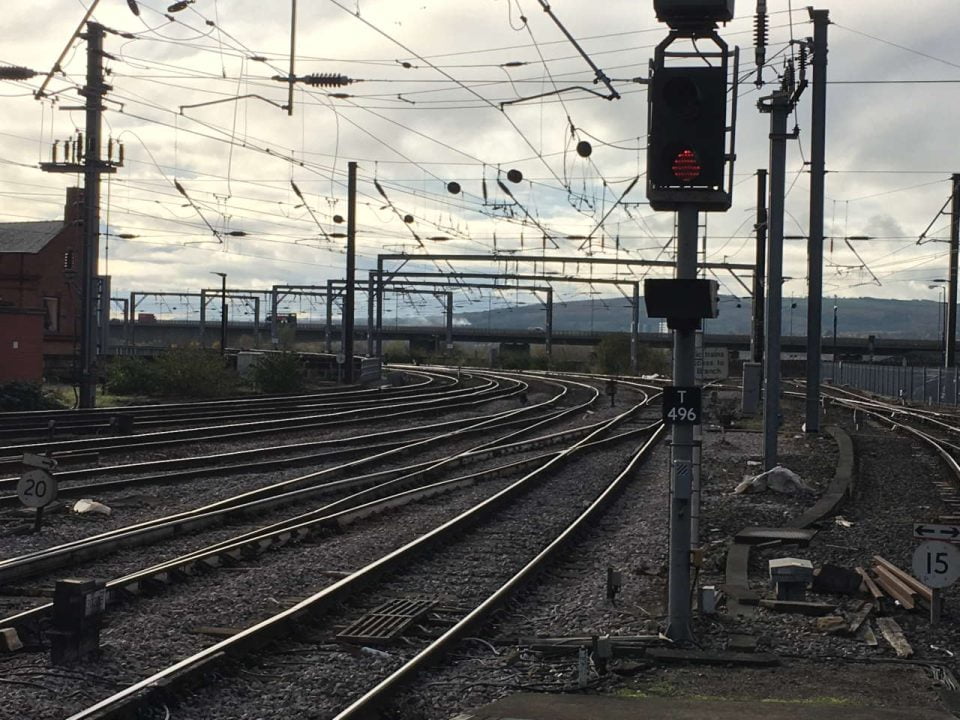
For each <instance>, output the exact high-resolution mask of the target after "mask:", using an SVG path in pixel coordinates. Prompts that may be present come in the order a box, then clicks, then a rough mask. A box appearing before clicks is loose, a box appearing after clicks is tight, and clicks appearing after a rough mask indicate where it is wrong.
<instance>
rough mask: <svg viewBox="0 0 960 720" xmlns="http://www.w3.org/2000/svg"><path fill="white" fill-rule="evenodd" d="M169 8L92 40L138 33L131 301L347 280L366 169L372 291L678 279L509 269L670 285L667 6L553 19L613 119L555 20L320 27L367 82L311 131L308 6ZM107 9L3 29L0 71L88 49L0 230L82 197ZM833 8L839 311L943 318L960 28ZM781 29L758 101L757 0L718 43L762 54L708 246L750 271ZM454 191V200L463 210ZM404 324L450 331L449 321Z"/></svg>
mask: <svg viewBox="0 0 960 720" xmlns="http://www.w3.org/2000/svg"><path fill="white" fill-rule="evenodd" d="M171 1H172V0H136V3H132V4H135V5H136V6H137V8H138V10H139V11H140V13H139V16H137V15H135V14H134V13H133V12H132V10H131V8H130V6H129V5H130V4H131V3H128V1H127V0H101V1H100V3H99V5H98V6H97V8H96V10H95V13H94V16H93V17H94V18H95V19H96V20H97V21H98V22H100V23H102V24H104V25H106V26H107V27H108V28H110V29H111V30H114V31H116V33H110V34H108V35H107V36H106V41H105V48H106V50H107V52H109V53H110V55H111V56H112V57H111V58H110V59H108V60H107V62H106V65H107V68H108V70H109V73H110V75H109V82H110V84H111V85H112V86H113V89H112V91H111V92H110V94H109V96H108V101H107V103H106V108H107V112H106V113H105V115H104V119H105V128H104V136H105V137H108V136H109V137H112V138H113V139H114V140H115V141H119V142H122V143H123V146H124V149H125V165H124V167H123V168H122V169H121V170H120V171H119V172H118V173H117V174H116V175H114V176H112V177H110V179H109V182H105V183H104V187H103V218H104V221H105V222H108V223H109V224H108V225H107V226H106V227H105V228H104V229H105V232H106V235H105V241H104V242H101V258H100V270H101V272H108V273H109V274H110V275H111V276H112V277H113V287H114V294H115V295H118V294H124V293H126V292H129V291H130V290H152V291H178V292H189V291H192V292H196V291H197V290H198V289H199V288H200V287H212V286H216V285H217V284H218V282H219V280H218V279H217V278H215V277H213V276H211V275H210V274H209V273H210V272H212V271H222V272H227V273H228V275H229V283H230V285H231V286H232V287H238V288H239V287H244V288H269V287H270V286H272V285H274V284H291V285H309V284H325V282H326V280H327V279H328V278H336V277H342V276H343V262H344V255H343V252H342V248H343V246H344V243H345V241H344V239H343V237H342V235H343V233H344V232H345V224H344V223H341V222H337V221H338V220H340V219H341V218H342V217H344V216H345V215H346V214H347V213H346V172H347V163H348V161H351V160H353V161H356V162H357V163H358V164H359V171H358V175H359V183H358V187H359V206H358V213H357V225H358V252H359V254H360V256H359V258H358V270H359V271H360V273H362V275H363V276H364V277H366V271H367V270H369V269H371V268H373V267H375V266H376V256H377V255H378V254H379V253H400V252H406V253H423V252H430V253H469V254H490V253H492V252H497V253H498V254H499V255H500V256H501V258H503V259H502V260H501V261H498V262H497V263H467V262H454V263H447V262H446V261H443V262H439V261H438V262H425V261H419V262H410V263H409V264H408V265H407V266H406V269H407V270H419V271H423V272H438V271H441V270H449V269H451V268H452V269H455V270H457V271H460V272H490V271H494V270H499V271H506V272H516V271H519V272H521V273H530V272H534V271H541V270H544V269H546V270H548V271H551V272H554V273H557V274H558V275H576V276H577V277H579V278H582V279H589V278H590V277H591V276H592V277H595V278H601V277H604V278H610V277H613V276H614V275H615V274H616V273H618V272H619V275H618V277H620V278H623V279H625V280H632V279H636V278H638V277H640V276H643V275H644V274H645V273H647V272H651V273H652V274H654V275H656V274H658V273H661V272H662V270H653V271H649V270H645V269H643V268H642V267H634V268H632V269H631V268H627V267H621V268H619V270H617V269H615V268H614V267H613V266H603V267H599V266H598V267H596V268H594V269H593V270H591V267H590V266H589V265H587V264H585V263H582V264H579V265H576V264H574V265H570V264H567V265H563V266H561V265H555V264H550V265H546V266H544V265H542V264H538V265H536V266H534V265H532V264H529V263H518V262H515V261H510V260H509V258H511V257H515V256H516V255H518V254H520V253H523V254H526V255H528V256H529V255H531V254H541V255H542V254H543V253H544V248H546V253H547V254H548V255H550V254H553V255H558V254H563V255H567V256H577V257H583V258H589V257H594V258H600V257H606V258H617V257H619V258H628V259H632V260H654V259H657V260H669V259H671V258H672V252H673V245H672V242H671V236H672V233H673V224H674V218H673V214H672V213H665V212H660V213H657V212H653V211H652V210H651V209H650V208H649V206H648V205H647V204H646V198H645V194H644V172H645V145H646V139H645V133H646V99H647V95H646V90H645V87H644V86H643V85H642V84H640V83H638V82H636V81H635V79H637V78H643V77H645V76H646V75H647V72H648V64H649V60H650V58H651V56H652V53H653V48H654V46H655V45H656V44H657V42H658V41H659V40H660V39H661V38H662V37H663V36H664V35H665V34H666V29H665V26H663V25H661V24H659V23H657V22H656V19H655V17H654V13H653V9H652V5H653V3H652V0H641V1H640V2H637V1H636V0H630V1H627V0H608V1H607V2H604V3H586V2H582V1H579V0H553V1H552V2H551V3H550V7H551V9H552V10H553V12H554V13H555V15H556V17H557V18H558V19H559V20H560V21H561V22H562V23H563V25H564V26H565V27H566V28H567V29H568V30H569V32H570V33H571V34H572V35H573V36H574V37H576V38H577V39H578V41H579V42H580V43H581V44H582V47H583V49H584V50H585V51H586V52H587V54H588V55H589V57H590V58H591V60H592V61H593V62H594V63H596V64H597V65H598V66H599V67H600V68H602V70H603V71H604V73H605V74H606V75H607V76H608V77H609V78H611V79H612V81H613V85H614V87H615V88H616V90H617V92H618V93H619V94H620V96H621V97H620V99H617V100H608V99H606V98H604V97H599V96H598V95H597V93H600V94H604V93H605V88H604V87H603V86H602V85H596V84H594V83H593V79H594V74H593V71H592V70H591V69H590V67H589V65H588V64H587V63H586V61H585V60H584V59H583V58H582V57H581V56H580V55H579V54H578V52H577V51H576V49H575V48H574V46H573V45H572V44H571V43H570V42H569V41H568V40H567V39H566V38H565V37H564V36H563V34H562V33H561V31H560V30H559V29H558V28H557V26H556V25H555V24H554V22H553V21H552V20H551V18H550V17H549V16H548V14H547V13H545V12H544V11H543V8H542V6H541V3H540V2H539V1H538V0H476V2H473V3H460V2H452V1H451V0H312V1H311V2H304V1H303V0H301V2H300V3H299V8H298V15H297V22H296V53H295V55H296V74H297V75H298V76H304V75H309V74H333V75H340V76H343V77H345V78H347V79H349V80H350V81H352V82H350V84H347V85H344V86H341V87H318V86H310V85H306V84H304V83H299V84H298V86H297V89H296V91H295V93H294V108H293V114H292V116H290V115H288V114H287V112H286V110H283V109H281V108H280V107H279V106H280V105H284V104H285V103H286V102H287V86H286V84H285V83H281V82H277V81H276V80H273V79H272V78H273V77H274V76H277V75H284V76H285V75H286V74H287V72H288V64H289V54H290V19H291V18H290V14H291V13H290V11H291V2H290V0H270V1H269V2H266V1H264V0H195V2H191V3H190V4H188V5H187V6H186V8H185V9H182V10H180V11H177V12H174V13H171V12H168V6H170V2H171ZM131 2H132V0H131ZM86 7H89V2H87V1H86V0H83V1H81V0H7V1H6V2H5V3H4V11H5V12H4V22H3V24H2V26H0V48H2V49H0V64H15V65H22V66H27V67H30V68H32V69H34V70H37V71H38V72H42V73H44V74H45V73H46V72H47V71H48V70H49V69H50V68H51V67H52V66H53V65H54V62H55V61H56V59H57V57H58V55H59V54H60V52H61V51H62V50H63V48H64V46H65V45H67V44H68V43H69V44H70V46H69V50H68V51H67V53H66V56H65V59H64V61H63V63H62V69H63V72H62V73H57V74H55V76H54V78H53V79H52V80H51V82H50V83H49V85H48V93H52V94H51V95H50V96H49V97H48V98H46V99H45V100H44V101H42V102H41V101H38V100H36V99H35V98H34V97H33V91H34V90H36V89H37V88H38V87H39V84H40V82H41V80H42V76H38V77H37V78H34V79H33V80H29V81H26V82H13V81H4V82H0V108H2V111H0V117H2V118H3V122H2V124H0V137H2V140H3V141H2V143H0V198H2V201H0V221H2V222H16V221H23V220H36V219H56V218H58V217H60V216H61V215H62V205H63V195H64V188H65V187H67V186H68V185H71V184H76V183H78V182H79V179H78V178H76V177H75V176H71V175H59V174H48V173H43V172H41V171H40V170H39V169H38V168H37V164H38V162H40V161H46V160H49V159H50V152H51V146H52V144H53V142H54V141H57V140H59V141H60V145H61V147H62V145H63V143H64V140H65V139H66V138H69V137H70V136H72V135H73V134H74V133H75V132H76V131H77V130H78V129H82V128H83V122H84V116H83V113H82V112H79V111H75V110H69V109H67V108H70V107H76V106H78V105H79V104H80V103H81V102H82V98H80V97H79V96H78V95H77V93H76V88H77V87H79V86H80V85H82V84H83V81H84V73H85V63H86V60H85V44H84V42H83V41H82V40H76V41H74V42H72V43H70V39H71V36H72V34H73V32H74V30H75V29H76V28H77V26H78V24H79V22H80V20H81V18H82V17H83V15H84V12H85V8H86ZM818 7H822V8H825V9H829V10H830V13H831V20H832V21H833V22H834V24H833V25H832V26H831V28H830V54H829V77H830V81H831V84H830V86H829V88H828V108H829V117H828V131H827V167H828V169H829V171H830V174H829V175H828V178H827V203H826V234H827V235H828V236H830V237H831V239H829V240H827V242H826V249H825V259H826V270H825V280H824V292H825V294H826V295H831V296H832V295H834V294H836V295H838V296H840V297H854V296H872V297H895V298H926V299H935V298H939V297H940V295H939V293H940V291H939V290H938V289H937V288H936V287H934V288H932V289H931V288H929V287H928V286H929V285H932V284H934V283H933V282H932V280H933V279H934V278H941V277H945V275H946V268H947V246H946V244H945V243H944V241H945V239H946V237H947V235H948V233H949V217H948V216H946V215H942V214H939V213H940V210H941V208H942V207H943V206H944V204H945V202H946V201H947V200H948V197H949V194H950V175H951V173H952V172H954V171H958V172H960V145H958V143H957V142H956V141H955V137H956V124H957V120H956V118H957V117H960V112H958V111H960V102H958V101H957V100H956V95H957V93H958V92H960V48H958V46H957V44H956V42H955V33H956V30H957V27H958V21H960V17H958V11H957V7H956V2H955V0H953V1H951V0H923V1H922V2H919V3H912V4H910V5H909V12H908V13H907V12H905V11H904V3H902V2H900V1H899V0H843V2H837V3H834V6H829V5H819V6H818ZM768 8H769V12H770V27H771V30H770V39H769V46H768V50H767V57H768V64H767V66H766V67H765V68H764V71H763V77H764V80H766V81H767V83H768V84H767V85H766V86H764V87H763V88H757V87H756V86H755V84H754V82H753V81H754V79H755V77H756V74H755V67H754V59H753V58H754V51H753V45H754V38H753V31H752V27H753V16H752V14H753V12H754V9H755V4H754V3H753V2H748V1H747V0H739V2H738V3H737V13H738V17H737V19H736V20H734V21H733V22H732V23H730V24H729V25H728V26H727V27H725V28H723V29H722V30H721V35H722V36H723V37H724V38H725V39H726V40H727V41H728V42H729V43H730V44H731V45H739V46H740V48H741V53H742V54H741V73H740V75H741V78H742V79H743V80H744V81H743V84H742V85H741V86H740V88H739V93H738V94H739V110H738V112H739V116H738V117H739V122H738V127H737V148H736V150H737V162H736V166H735V179H734V204H733V207H732V209H731V210H730V211H729V212H727V213H724V214H710V215H709V216H708V217H707V225H706V228H705V230H703V231H702V232H703V234H704V235H705V254H706V256H707V258H708V259H709V260H711V261H714V262H731V263H752V262H753V247H754V245H753V240H752V231H753V230H752V226H753V220H754V213H755V203H756V190H755V182H756V179H755V175H756V170H757V168H760V167H765V166H766V164H767V156H768V140H767V132H768V124H769V116H767V115H761V114H760V113H759V112H758V111H757V101H758V99H759V98H761V97H763V96H764V95H767V94H769V93H770V92H771V91H772V89H773V88H774V87H775V85H776V83H778V76H779V75H780V73H781V72H782V70H783V61H784V59H785V58H788V57H790V56H791V55H796V54H797V53H798V52H799V51H798V49H797V48H798V46H797V44H792V45H791V43H790V41H791V38H793V39H794V40H802V39H804V38H806V37H808V36H809V35H811V34H812V25H811V24H810V22H809V19H808V13H807V10H806V7H805V6H803V5H801V4H800V3H799V2H790V1H788V0H768ZM121 33H122V34H121ZM558 90H561V91H562V92H559V93H557V92H555V91H558ZM590 90H592V91H593V92H589V91H590ZM238 98H240V99H238ZM517 100H522V102H515V101H517ZM504 102H507V103H508V104H506V105H502V103H504ZM810 102H811V93H810V92H809V90H808V91H807V93H805V94H804V96H803V97H802V98H801V101H800V103H799V105H798V107H797V111H796V115H795V118H794V119H791V123H790V124H791V127H792V126H793V125H794V124H796V125H797V126H798V127H799V131H800V133H799V138H798V139H797V140H794V141H791V142H790V143H789V148H788V161H787V167H788V176H787V187H788V188H789V193H788V197H787V208H788V216H787V218H786V233H787V234H788V235H793V236H803V235H805V234H806V232H807V208H808V202H809V199H808V191H809V176H808V175H807V174H806V173H805V172H804V161H805V159H807V158H808V157H809V149H810V119H809V118H810ZM584 140H586V141H589V142H590V143H591V145H592V148H593V153H592V155H591V156H590V157H589V158H583V157H581V156H580V155H578V154H577V152H576V148H577V144H578V143H579V142H580V141H584ZM60 152H61V158H62V152H63V151H62V149H61V151H60ZM510 171H519V173H520V174H521V175H522V179H521V180H520V181H519V182H514V180H515V179H517V174H516V172H513V173H511V178H512V179H508V173H509V172H510ZM638 177H639V178H640V180H639V182H637V183H636V184H635V185H634V187H633V188H632V190H631V191H630V192H628V193H627V194H626V195H624V192H625V191H626V190H627V189H628V187H629V186H630V184H631V182H633V181H634V180H635V179H636V178H638ZM453 182H455V183H458V184H459V192H450V190H449V189H448V186H449V184H450V183H453ZM175 183H179V185H180V186H181V187H182V188H183V189H184V191H185V193H186V197H184V195H182V194H180V192H178V190H177V187H176V185H175ZM294 184H295V185H296V187H297V188H298V189H299V190H300V191H301V194H302V198H301V197H300V196H298V195H297V193H296V192H295V190H294ZM453 189H454V190H456V188H453ZM621 197H622V198H623V199H622V202H619V203H618V201H619V200H620V199H621ZM601 221H602V222H601ZM928 226H929V230H928V231H927V233H926V236H925V238H926V239H925V241H924V242H922V243H920V244H918V242H917V241H918V238H919V237H920V236H921V234H922V233H923V232H924V230H925V229H926V228H928ZM231 231H233V232H240V233H244V234H243V235H242V236H239V237H237V236H230V235H228V234H227V233H230V232H231ZM591 233H593V236H592V239H591V240H589V241H584V240H583V239H582V238H584V237H587V236H589V235H591ZM121 236H123V237H121ZM131 236H132V237H131ZM851 237H852V238H861V239H854V240H849V239H846V238H851ZM864 237H866V238H867V239H863V238H864ZM545 238H546V239H545ZM571 238H572V239H571ZM107 241H108V242H107ZM107 245H109V248H108V247H107ZM805 256H806V243H805V241H803V240H799V239H792V240H790V239H788V240H787V241H786V247H785V269H784V274H785V275H786V276H788V277H790V278H793V279H791V280H789V281H787V283H786V285H785V286H784V291H785V294H786V295H787V296H789V295H790V294H794V295H796V296H798V297H799V296H803V295H805V294H806V260H805ZM591 274H592V275H591ZM718 277H719V279H720V280H721V281H722V283H723V286H724V291H725V292H727V293H730V294H737V295H741V296H742V295H744V294H745V291H744V290H743V288H742V287H741V286H740V285H739V284H738V283H737V282H736V281H735V280H733V279H732V278H731V277H730V276H729V275H727V274H723V273H721V274H719V276H718ZM557 288H558V293H559V299H568V300H573V299H583V298H586V297H590V296H591V294H594V295H598V294H599V295H610V294H611V293H615V291H614V290H612V289H611V287H610V286H609V285H606V286H604V285H599V284H598V285H596V286H591V285H589V284H580V285H576V286H574V285H569V284H565V285H559V284H558V286H557ZM468 300H472V301H473V302H472V304H471V303H469V302H468ZM517 301H520V302H531V301H534V298H533V297H532V296H531V295H530V294H529V293H528V292H526V291H523V290H522V289H521V290H516V291H513V292H510V293H503V292H497V293H496V294H495V295H494V296H493V297H492V298H491V297H488V294H487V292H486V291H475V292H473V293H471V294H470V295H469V296H463V297H460V298H459V299H458V303H457V304H458V308H459V309H462V310H468V309H474V310H476V309H484V308H485V307H487V306H488V305H491V304H496V305H503V304H504V303H507V302H517ZM302 302H309V301H302ZM409 302H411V303H413V304H420V305H422V309H423V312H428V311H431V312H432V310H433V308H432V307H431V306H430V303H431V302H432V301H431V300H429V299H426V298H424V299H421V300H418V301H409ZM294 309H296V308H294ZM301 309H302V308H301Z"/></svg>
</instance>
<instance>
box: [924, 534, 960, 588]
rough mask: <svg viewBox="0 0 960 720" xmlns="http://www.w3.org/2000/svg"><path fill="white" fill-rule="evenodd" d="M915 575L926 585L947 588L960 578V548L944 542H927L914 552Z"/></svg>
mask: <svg viewBox="0 0 960 720" xmlns="http://www.w3.org/2000/svg"><path fill="white" fill-rule="evenodd" d="M913 575H914V577H916V578H917V579H918V580H919V581H920V582H922V583H923V584H924V585H927V586H929V587H932V588H945V587H948V586H949V585H953V583H954V582H956V580H957V578H958V577H960V548H958V547H957V546H956V545H954V544H952V543H948V542H943V541H942V540H927V541H926V542H922V543H920V544H919V545H918V546H917V549H916V550H914V551H913Z"/></svg>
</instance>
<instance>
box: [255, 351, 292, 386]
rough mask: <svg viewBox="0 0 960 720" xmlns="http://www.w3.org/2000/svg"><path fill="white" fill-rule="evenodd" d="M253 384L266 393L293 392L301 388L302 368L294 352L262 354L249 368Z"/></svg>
mask: <svg viewBox="0 0 960 720" xmlns="http://www.w3.org/2000/svg"><path fill="white" fill-rule="evenodd" d="M251 377H252V378H253V382H254V384H255V385H256V386H257V388H259V389H260V390H261V391H263V392H266V393H294V392H300V391H301V390H303V386H304V377H305V374H304V370H303V365H302V363H301V362H300V358H299V356H298V355H297V354H296V353H292V352H281V353H269V354H266V355H262V356H261V357H260V359H259V360H257V362H256V364H254V366H253V367H252V368H251Z"/></svg>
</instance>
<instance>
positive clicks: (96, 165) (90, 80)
mask: <svg viewBox="0 0 960 720" xmlns="http://www.w3.org/2000/svg"><path fill="white" fill-rule="evenodd" d="M103 35H104V28H103V25H100V24H98V23H95V22H88V23H87V32H86V40H87V85H86V88H85V89H84V91H83V93H84V95H85V96H86V99H87V101H86V131H87V137H86V141H85V147H84V149H83V154H84V155H83V260H82V264H81V266H80V267H81V286H80V287H81V313H82V317H81V319H80V378H79V379H80V383H79V385H80V393H79V401H80V402H79V404H80V407H81V408H92V407H94V406H95V405H96V393H97V340H96V329H97V319H96V297H95V294H96V288H97V258H98V256H99V254H100V172H101V167H100V165H101V160H100V123H101V117H102V114H103V106H102V105H101V102H102V101H101V98H102V97H103V96H104V95H106V94H107V86H106V85H105V84H104V81H103Z"/></svg>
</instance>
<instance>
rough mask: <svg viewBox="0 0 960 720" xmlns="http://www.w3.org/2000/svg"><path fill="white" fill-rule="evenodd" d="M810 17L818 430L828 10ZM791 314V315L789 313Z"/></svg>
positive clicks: (813, 377)
mask: <svg viewBox="0 0 960 720" xmlns="http://www.w3.org/2000/svg"><path fill="white" fill-rule="evenodd" d="M809 12H810V19H811V20H813V109H812V115H813V118H812V128H811V129H812V134H811V139H810V237H809V238H808V239H807V277H808V281H807V406H806V407H807V411H806V422H805V423H804V429H805V430H806V432H808V433H813V432H820V345H821V343H822V339H821V335H822V333H823V330H822V327H821V324H822V322H823V320H822V313H823V197H824V181H825V178H826V135H827V133H826V125H827V27H828V26H829V25H830V12H829V11H828V10H814V9H812V8H810V10H809ZM791 317H792V315H791Z"/></svg>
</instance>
